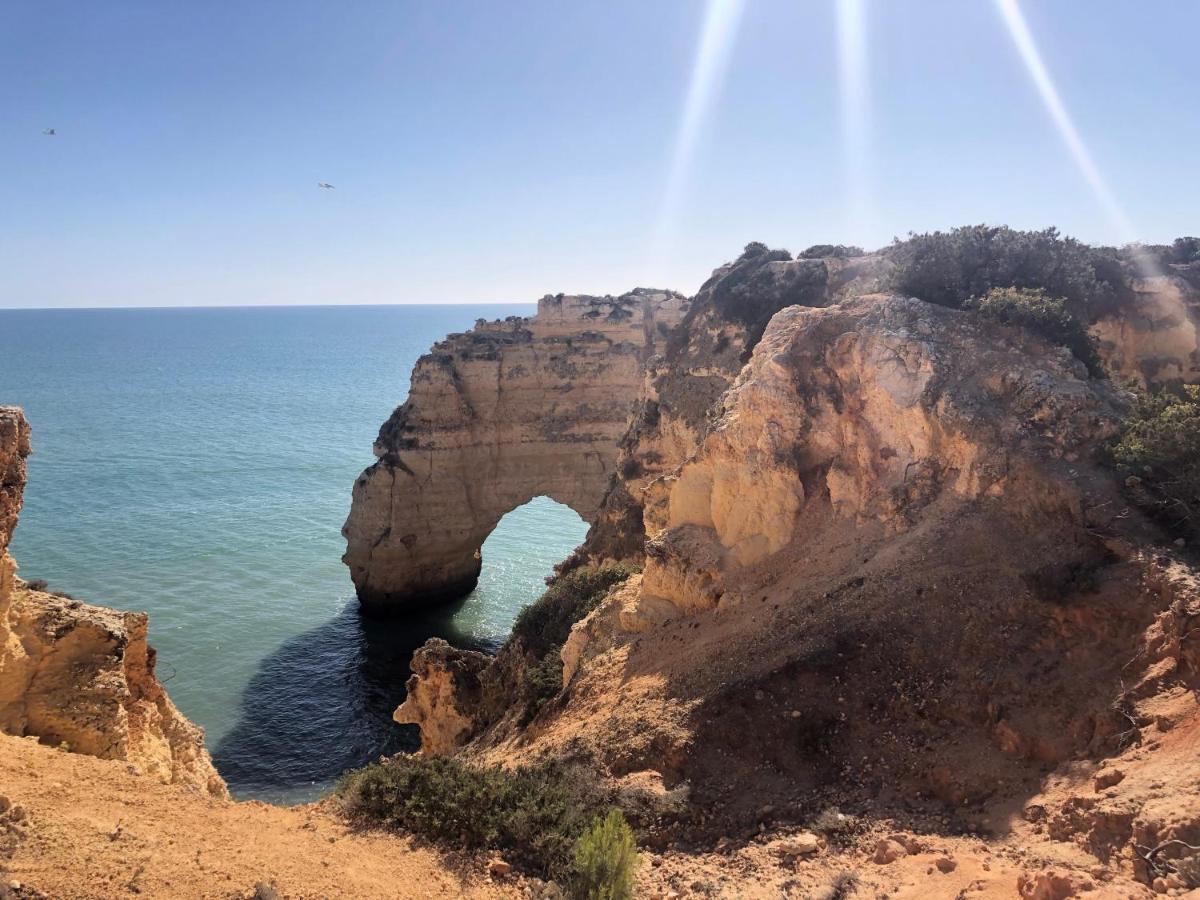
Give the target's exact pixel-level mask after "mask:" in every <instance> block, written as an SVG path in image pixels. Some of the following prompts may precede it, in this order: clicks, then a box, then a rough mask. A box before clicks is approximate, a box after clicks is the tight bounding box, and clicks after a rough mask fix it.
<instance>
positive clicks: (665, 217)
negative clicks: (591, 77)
mask: <svg viewBox="0 0 1200 900" xmlns="http://www.w3.org/2000/svg"><path fill="white" fill-rule="evenodd" d="M744 8H745V0H708V4H707V8H706V9H705V13H704V27H703V30H702V32H701V35H700V43H699V44H698V45H697V48H696V58H695V62H694V64H693V66H692V77H691V81H690V83H689V85H688V92H687V99H686V100H685V101H684V105H683V114H682V116H681V117H680V121H679V130H678V131H677V132H676V135H675V145H674V150H673V152H672V155H671V167H670V170H669V172H668V173H667V183H666V189H665V190H664V192H663V197H662V205H661V207H660V209H659V217H658V225H657V228H656V230H655V244H656V247H657V251H658V255H659V256H660V257H661V256H662V255H663V254H664V253H665V252H666V251H667V250H668V248H669V245H670V244H671V242H672V238H673V237H674V232H675V229H676V227H677V225H678V218H679V209H680V205H681V202H682V199H683V193H684V188H685V187H686V185H687V181H688V176H689V175H690V174H691V168H692V161H693V159H694V157H695V155H696V146H697V143H698V142H699V138H700V133H701V131H702V129H703V126H704V121H705V119H706V118H707V116H708V113H709V111H710V110H711V108H712V105H713V103H714V102H715V100H716V97H717V94H718V92H719V90H720V87H721V84H722V82H723V81H724V79H725V72H726V70H727V69H728V68H729V58H730V55H731V53H732V50H733V44H734V38H735V37H736V35H737V30H738V24H739V23H740V21H741V17H742V11H743V9H744Z"/></svg>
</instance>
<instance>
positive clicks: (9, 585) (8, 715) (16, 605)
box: [0, 407, 227, 797]
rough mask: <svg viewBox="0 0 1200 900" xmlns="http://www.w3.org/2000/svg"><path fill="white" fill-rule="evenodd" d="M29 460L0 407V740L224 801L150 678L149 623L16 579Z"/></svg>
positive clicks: (24, 439)
mask: <svg viewBox="0 0 1200 900" xmlns="http://www.w3.org/2000/svg"><path fill="white" fill-rule="evenodd" d="M29 452H30V442H29V426H28V424H27V423H26V422H25V418H24V416H23V415H22V413H21V411H20V410H19V409H17V408H15V407H0V731H4V732H6V733H8V734H14V735H22V736H33V737H37V738H38V739H39V740H40V741H42V742H43V743H47V744H51V745H53V746H65V747H66V748H68V749H70V750H72V751H74V752H77V753H86V754H89V755H91V756H98V757H101V758H102V759H120V760H126V761H128V762H129V763H130V764H131V765H133V766H135V767H136V768H137V769H138V770H139V771H140V772H142V773H144V774H147V775H149V776H151V777H153V778H156V779H158V780H160V781H163V782H165V783H174V784H185V785H189V786H191V787H194V788H196V789H197V790H200V791H202V792H204V793H206V794H211V795H213V796H216V797H226V796H227V791H226V789H225V783H224V782H223V781H222V780H221V778H220V776H219V775H218V774H217V772H216V769H214V768H213V765H212V760H211V759H210V758H209V755H208V752H207V751H206V750H205V749H204V732H203V731H202V730H201V729H200V728H198V727H196V726H195V725H193V724H192V723H191V722H189V721H188V720H187V719H186V718H184V717H183V716H182V715H181V714H180V712H179V711H178V710H177V709H176V708H175V706H174V704H172V703H171V700H170V698H169V697H168V696H167V695H166V692H165V691H164V690H163V688H162V685H161V684H160V683H159V682H158V679H157V678H156V677H155V674H154V663H155V654H154V650H153V648H151V647H150V646H149V645H148V644H147V642H146V630H147V624H148V620H147V617H146V615H145V614H144V613H132V612H125V613H122V612H117V611H115V610H111V609H104V608H102V607H97V606H89V605H87V604H85V603H81V602H79V601H78V600H74V599H71V598H69V597H63V596H59V595H56V594H50V593H47V592H45V591H38V590H32V589H30V588H29V586H28V585H26V584H25V583H23V582H22V581H20V580H19V579H17V578H16V577H15V574H14V573H15V570H16V566H15V564H14V562H13V560H12V558H11V557H10V556H9V555H8V543H9V540H10V539H11V537H12V531H13V528H14V527H15V526H16V523H17V516H18V513H19V512H20V507H21V498H22V492H23V490H24V486H25V474H26V470H25V458H26V457H27V456H28V455H29Z"/></svg>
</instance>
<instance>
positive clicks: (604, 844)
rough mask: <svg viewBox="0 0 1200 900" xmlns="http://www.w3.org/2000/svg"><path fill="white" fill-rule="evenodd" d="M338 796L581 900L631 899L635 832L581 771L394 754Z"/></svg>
mask: <svg viewBox="0 0 1200 900" xmlns="http://www.w3.org/2000/svg"><path fill="white" fill-rule="evenodd" d="M338 795H339V797H340V798H341V800H342V803H343V805H344V806H345V808H346V810H347V812H348V813H350V815H352V816H354V817H355V818H358V819H359V820H360V821H363V822H366V823H370V824H375V825H384V826H388V827H395V828H400V829H403V830H405V831H407V832H409V833H411V834H414V835H417V836H419V837H422V838H425V839H427V840H430V841H434V842H437V843H440V844H443V845H448V846H453V847H459V848H463V849H467V850H496V851H499V852H502V853H503V854H504V856H505V859H506V860H508V861H509V862H511V863H513V864H514V865H517V866H519V867H521V868H522V869H524V870H525V871H527V872H531V873H535V874H538V875H541V876H544V877H547V878H552V879H554V880H555V881H558V882H559V883H560V884H563V885H567V886H568V887H569V888H570V889H571V892H572V895H573V896H576V897H580V898H613V900H618V898H624V897H629V896H631V894H630V893H628V886H629V883H630V879H631V877H632V873H633V868H634V867H635V865H636V847H635V844H634V838H633V832H632V830H631V829H630V827H629V825H628V824H626V822H625V817H624V814H623V813H622V812H621V811H620V810H619V809H617V808H616V807H615V806H614V805H613V804H612V802H610V798H609V797H608V796H607V795H606V794H605V793H604V791H603V789H602V788H601V786H600V785H599V783H598V782H597V780H596V779H595V778H594V777H592V776H591V775H589V774H588V773H587V771H586V770H584V769H583V768H581V767H572V766H569V765H563V764H550V765H543V766H537V767H523V768H518V769H515V770H512V771H510V770H508V769H504V768H500V767H486V768H485V767H480V766H472V765H470V764H468V763H466V762H463V761H462V760H460V759H457V758H454V757H415V756H397V757H393V758H391V759H388V760H385V761H384V762H381V763H376V764H374V765H371V766H367V767H366V768H364V769H359V770H358V771H355V772H351V773H349V774H348V775H346V776H345V777H344V778H343V779H342V782H341V784H340V785H339V787H338Z"/></svg>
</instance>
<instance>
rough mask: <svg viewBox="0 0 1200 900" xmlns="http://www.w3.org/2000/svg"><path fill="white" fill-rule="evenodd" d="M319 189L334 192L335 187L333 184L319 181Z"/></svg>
mask: <svg viewBox="0 0 1200 900" xmlns="http://www.w3.org/2000/svg"><path fill="white" fill-rule="evenodd" d="M317 187H319V188H325V189H326V190H330V191H332V190H333V185H332V184H330V183H329V182H328V181H318V182H317Z"/></svg>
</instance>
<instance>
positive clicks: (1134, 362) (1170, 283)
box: [1091, 264, 1200, 386]
mask: <svg viewBox="0 0 1200 900" xmlns="http://www.w3.org/2000/svg"><path fill="white" fill-rule="evenodd" d="M1168 268H1169V269H1170V271H1169V272H1167V273H1166V274H1163V275H1158V276H1154V277H1148V278H1133V279H1131V281H1130V285H1129V287H1130V294H1129V297H1128V299H1127V300H1126V301H1125V302H1124V303H1123V304H1122V305H1121V306H1120V307H1119V308H1118V309H1117V311H1116V312H1115V313H1114V314H1112V315H1110V316H1106V317H1104V318H1102V319H1100V320H1099V321H1097V322H1096V323H1095V324H1094V325H1093V326H1092V328H1091V333H1092V334H1093V335H1094V336H1095V337H1096V339H1097V340H1098V342H1099V346H1100V353H1101V355H1102V356H1103V358H1104V363H1105V366H1106V367H1107V368H1108V369H1109V370H1110V371H1111V372H1112V373H1113V374H1114V375H1116V376H1118V377H1120V378H1126V379H1130V380H1132V381H1134V382H1136V383H1138V384H1140V385H1142V386H1146V385H1151V384H1166V383H1170V382H1172V381H1183V382H1187V383H1189V384H1194V383H1196V382H1198V381H1200V290H1198V289H1197V287H1196V286H1195V284H1193V283H1192V281H1189V280H1188V279H1189V277H1191V278H1193V279H1196V280H1197V281H1200V271H1194V270H1200V265H1196V264H1193V265H1192V266H1171V267H1168Z"/></svg>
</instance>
